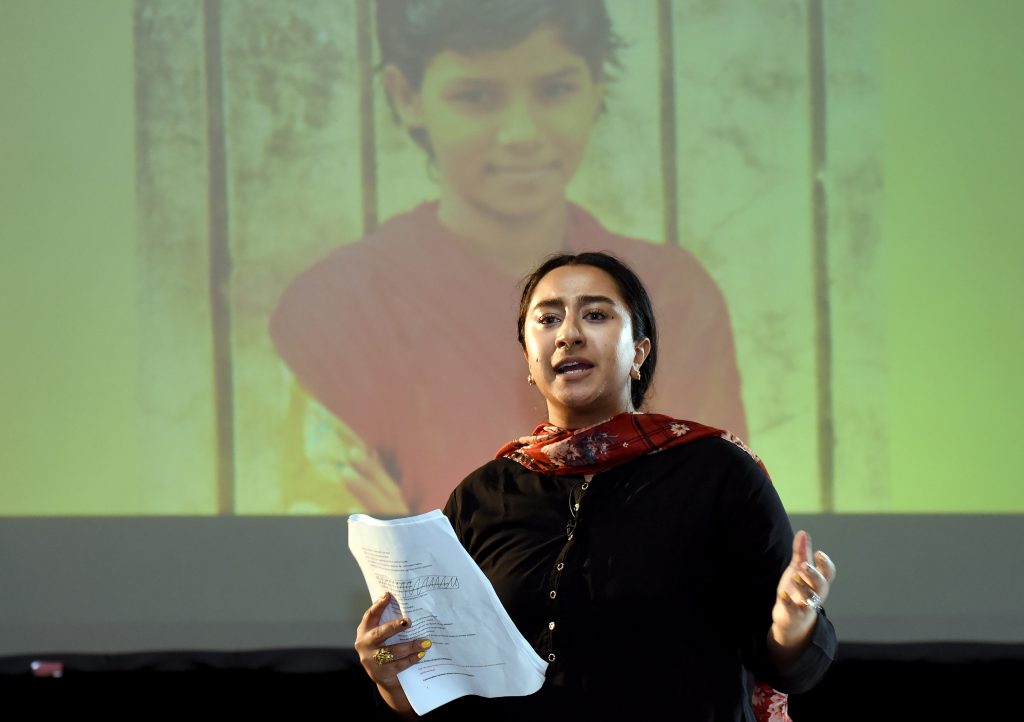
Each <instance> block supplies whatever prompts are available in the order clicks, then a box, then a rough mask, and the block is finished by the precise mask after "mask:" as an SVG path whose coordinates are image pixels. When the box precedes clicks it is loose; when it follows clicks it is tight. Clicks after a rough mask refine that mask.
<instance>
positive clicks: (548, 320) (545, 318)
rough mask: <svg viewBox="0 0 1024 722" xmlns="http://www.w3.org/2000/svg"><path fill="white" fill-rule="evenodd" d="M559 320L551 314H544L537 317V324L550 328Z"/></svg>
mask: <svg viewBox="0 0 1024 722" xmlns="http://www.w3.org/2000/svg"><path fill="white" fill-rule="evenodd" d="M560 320H561V319H560V318H558V316H556V315H555V314H553V313H545V314H543V315H541V316H538V317H537V323H539V324H540V325H541V326H551V325H553V324H556V323H558V322H559V321H560Z"/></svg>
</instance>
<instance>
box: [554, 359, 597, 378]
mask: <svg viewBox="0 0 1024 722" xmlns="http://www.w3.org/2000/svg"><path fill="white" fill-rule="evenodd" d="M592 368H594V365H593V364H591V363H587V362H586V361H563V362H562V363H560V364H558V365H557V366H555V373H556V374H565V375H567V376H569V375H572V374H581V373H583V372H584V371H587V370H588V369H592Z"/></svg>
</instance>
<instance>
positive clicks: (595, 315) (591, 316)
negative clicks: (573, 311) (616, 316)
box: [583, 308, 608, 321]
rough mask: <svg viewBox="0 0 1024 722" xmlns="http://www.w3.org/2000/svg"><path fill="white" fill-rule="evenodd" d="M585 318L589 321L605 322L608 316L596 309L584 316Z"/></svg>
mask: <svg viewBox="0 0 1024 722" xmlns="http://www.w3.org/2000/svg"><path fill="white" fill-rule="evenodd" d="M583 318H585V319H587V320H588V321H604V320H605V319H606V318H608V314H607V313H605V312H604V311H600V310H598V309H596V308H595V309H591V310H590V311H587V312H586V313H585V314H583Z"/></svg>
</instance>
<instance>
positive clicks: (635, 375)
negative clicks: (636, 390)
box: [629, 366, 640, 381]
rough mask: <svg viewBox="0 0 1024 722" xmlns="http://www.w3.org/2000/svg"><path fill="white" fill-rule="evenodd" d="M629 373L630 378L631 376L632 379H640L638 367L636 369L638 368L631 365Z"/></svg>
mask: <svg viewBox="0 0 1024 722" xmlns="http://www.w3.org/2000/svg"><path fill="white" fill-rule="evenodd" d="M629 375H630V377H631V378H632V379H633V380H634V381H639V380H640V369H638V368H636V367H635V366H634V367H633V370H632V371H630V372H629Z"/></svg>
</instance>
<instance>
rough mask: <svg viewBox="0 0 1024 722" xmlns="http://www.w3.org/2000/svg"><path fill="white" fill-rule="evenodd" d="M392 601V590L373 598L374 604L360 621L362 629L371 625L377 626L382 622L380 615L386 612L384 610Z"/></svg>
mask: <svg viewBox="0 0 1024 722" xmlns="http://www.w3.org/2000/svg"><path fill="white" fill-rule="evenodd" d="M390 601H391V592H384V594H382V595H381V596H379V597H377V598H376V599H375V600H373V604H371V605H370V608H369V609H367V610H366V612H365V613H364V614H363V619H362V621H360V622H359V627H360V628H361V629H363V628H365V629H369V628H370V627H376V626H377V625H378V624H380V615H382V614H383V613H384V610H385V609H386V608H387V606H388V602H390Z"/></svg>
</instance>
